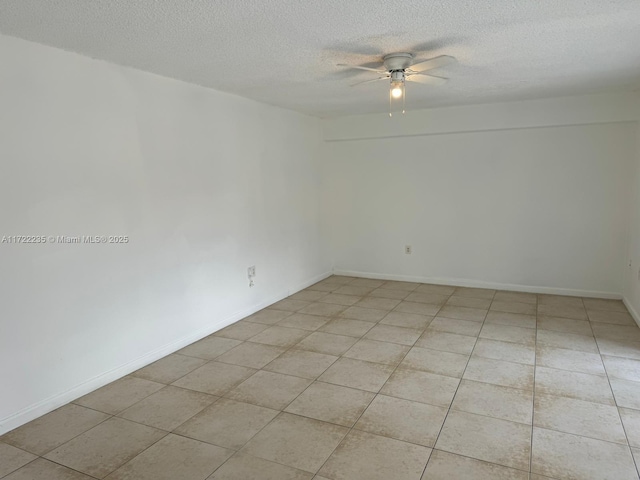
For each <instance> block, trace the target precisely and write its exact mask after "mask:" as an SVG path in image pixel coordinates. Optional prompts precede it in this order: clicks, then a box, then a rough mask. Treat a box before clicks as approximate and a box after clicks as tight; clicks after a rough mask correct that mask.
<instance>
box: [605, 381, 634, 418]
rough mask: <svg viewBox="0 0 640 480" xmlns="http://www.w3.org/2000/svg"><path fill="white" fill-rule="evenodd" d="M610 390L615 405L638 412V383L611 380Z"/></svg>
mask: <svg viewBox="0 0 640 480" xmlns="http://www.w3.org/2000/svg"><path fill="white" fill-rule="evenodd" d="M610 382H611V389H612V390H613V395H614V396H615V401H616V405H618V406H619V407H625V408H634V409H636V410H640V382H630V381H628V380H618V379H615V378H613V379H611V381H610Z"/></svg>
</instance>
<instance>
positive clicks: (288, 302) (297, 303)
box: [269, 298, 311, 312]
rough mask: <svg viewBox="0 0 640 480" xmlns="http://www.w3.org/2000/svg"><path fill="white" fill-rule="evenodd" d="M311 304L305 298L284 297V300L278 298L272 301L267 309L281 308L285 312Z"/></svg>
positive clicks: (294, 310)
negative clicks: (277, 300)
mask: <svg viewBox="0 0 640 480" xmlns="http://www.w3.org/2000/svg"><path fill="white" fill-rule="evenodd" d="M308 305H311V302H307V301H305V300H294V299H292V298H285V299H284V300H280V301H279V302H276V303H274V304H273V305H271V306H270V307H269V310H271V309H274V310H283V311H287V312H297V311H298V310H301V309H303V308H304V307H306V306H308Z"/></svg>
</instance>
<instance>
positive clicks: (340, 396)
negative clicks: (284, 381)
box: [285, 382, 375, 427]
mask: <svg viewBox="0 0 640 480" xmlns="http://www.w3.org/2000/svg"><path fill="white" fill-rule="evenodd" d="M374 396H375V394H373V393H370V392H364V391H362V390H356V389H353V388H347V387H341V386H338V385H332V384H330V383H322V382H315V383H313V384H312V385H310V386H309V388H307V389H306V390H305V391H304V392H302V393H301V394H300V395H299V396H298V398H296V399H295V400H294V401H293V402H291V404H290V405H289V406H288V407H287V408H286V409H285V411H286V412H288V413H294V414H296V415H301V416H303V417H309V418H314V419H316V420H322V421H323V422H329V423H335V424H337V425H343V426H345V427H352V426H353V424H354V423H355V422H356V420H358V417H360V415H361V414H362V412H364V410H365V408H367V405H369V403H371V400H373V397H374Z"/></svg>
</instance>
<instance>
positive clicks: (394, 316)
mask: <svg viewBox="0 0 640 480" xmlns="http://www.w3.org/2000/svg"><path fill="white" fill-rule="evenodd" d="M432 319H433V317H428V316H426V315H418V314H415V313H402V312H390V313H389V314H388V315H387V316H386V317H384V318H383V319H382V320H380V324H381V325H393V326H396V327H405V328H415V329H418V330H424V329H425V328H427V327H428V326H429V323H431V320H432Z"/></svg>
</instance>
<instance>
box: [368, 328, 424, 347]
mask: <svg viewBox="0 0 640 480" xmlns="http://www.w3.org/2000/svg"><path fill="white" fill-rule="evenodd" d="M421 334H422V330H417V329H415V328H403V327H394V326H392V325H381V324H378V325H376V326H375V327H373V328H372V329H371V330H369V331H368V332H367V334H366V335H365V336H364V338H367V339H369V340H379V341H381V342H391V343H398V344H400V345H408V346H411V345H413V344H414V343H416V340H418V338H420V335H421Z"/></svg>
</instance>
